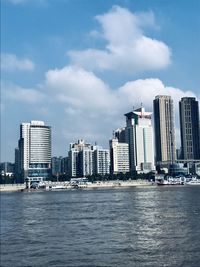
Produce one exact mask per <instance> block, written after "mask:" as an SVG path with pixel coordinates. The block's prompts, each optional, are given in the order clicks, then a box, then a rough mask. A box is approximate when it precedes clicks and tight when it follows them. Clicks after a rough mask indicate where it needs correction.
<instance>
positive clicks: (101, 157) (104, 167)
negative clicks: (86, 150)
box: [93, 146, 110, 175]
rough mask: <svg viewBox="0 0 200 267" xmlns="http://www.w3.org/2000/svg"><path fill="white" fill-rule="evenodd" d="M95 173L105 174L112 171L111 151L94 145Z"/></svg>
mask: <svg viewBox="0 0 200 267" xmlns="http://www.w3.org/2000/svg"><path fill="white" fill-rule="evenodd" d="M93 150H94V154H93V155H94V174H100V175H105V174H109V173H110V152H109V150H108V149H103V148H101V147H99V146H94V147H93Z"/></svg>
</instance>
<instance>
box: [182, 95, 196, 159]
mask: <svg viewBox="0 0 200 267" xmlns="http://www.w3.org/2000/svg"><path fill="white" fill-rule="evenodd" d="M179 113H180V132H181V158H182V159H185V160H190V159H197V160H198V159H200V129H199V104H198V101H197V100H196V99H195V98H194V97H183V98H181V101H180V102H179Z"/></svg>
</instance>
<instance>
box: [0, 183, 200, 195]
mask: <svg viewBox="0 0 200 267" xmlns="http://www.w3.org/2000/svg"><path fill="white" fill-rule="evenodd" d="M198 185H199V186H200V184H198ZM51 186H52V188H44V189H42V188H41V189H27V188H26V184H1V185H0V193H2V192H41V191H67V190H75V189H97V190H98V189H111V188H116V189H118V188H130V187H146V188H153V187H159V188H160V187H177V186H178V187H179V186H195V185H189V184H184V185H179V184H177V185H163V186H158V185H157V184H156V183H153V182H149V181H146V180H131V181H99V182H95V183H86V184H79V185H77V186H76V185H71V184H69V182H51Z"/></svg>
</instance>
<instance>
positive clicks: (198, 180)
mask: <svg viewBox="0 0 200 267" xmlns="http://www.w3.org/2000/svg"><path fill="white" fill-rule="evenodd" d="M186 185H200V179H195V180H191V181H189V182H186Z"/></svg>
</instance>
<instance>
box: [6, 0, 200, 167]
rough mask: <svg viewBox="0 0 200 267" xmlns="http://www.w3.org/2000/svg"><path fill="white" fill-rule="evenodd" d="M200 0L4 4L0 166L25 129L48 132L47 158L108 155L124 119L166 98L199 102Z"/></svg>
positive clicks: (20, 0) (9, 0)
mask: <svg viewBox="0 0 200 267" xmlns="http://www.w3.org/2000/svg"><path fill="white" fill-rule="evenodd" d="M199 14H200V1H199V0H190V1H183V0H176V1H174V0H116V1H113V0H108V1H105V0H95V1H94V0H2V1H1V161H2V162H3V161H11V162H13V161H14V149H15V147H17V143H18V139H19V127H20V123H22V122H30V121H31V120H43V121H44V122H45V124H46V125H50V126H51V127H52V156H67V153H68V148H69V144H70V143H72V142H76V141H77V140H78V139H85V140H86V141H87V142H90V143H94V142H96V143H97V144H98V145H101V146H103V147H105V148H108V142H109V139H110V138H111V137H112V132H113V130H115V129H117V128H119V127H124V126H125V117H124V114H125V113H127V112H129V111H131V110H132V109H133V107H134V108H138V107H140V106H141V103H142V105H143V107H145V109H146V110H147V111H153V107H152V106H153V105H152V102H153V99H154V98H155V96H156V95H159V94H162V95H171V97H172V98H173V100H174V107H175V117H176V141H177V147H179V146H180V137H179V135H180V134H179V111H178V101H179V100H180V99H181V97H184V96H193V97H196V98H197V100H200V71H199V70H200V51H199V50H200V16H199Z"/></svg>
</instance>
